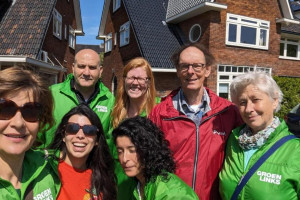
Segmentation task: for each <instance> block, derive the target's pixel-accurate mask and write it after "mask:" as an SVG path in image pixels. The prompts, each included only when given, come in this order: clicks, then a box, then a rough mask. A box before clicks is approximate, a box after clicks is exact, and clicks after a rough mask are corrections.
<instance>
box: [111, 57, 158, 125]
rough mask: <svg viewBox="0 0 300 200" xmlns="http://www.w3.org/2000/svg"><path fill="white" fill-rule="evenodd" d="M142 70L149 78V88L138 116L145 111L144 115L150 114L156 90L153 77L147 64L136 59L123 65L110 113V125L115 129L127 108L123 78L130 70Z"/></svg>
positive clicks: (127, 100)
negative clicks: (114, 101)
mask: <svg viewBox="0 0 300 200" xmlns="http://www.w3.org/2000/svg"><path fill="white" fill-rule="evenodd" d="M140 67H141V68H142V69H144V70H145V72H146V74H147V77H148V78H149V81H148V84H149V88H148V89H147V92H146V98H145V101H144V102H143V104H142V105H141V106H140V110H139V114H140V113H141V112H143V110H145V111H146V115H149V113H150V112H151V110H152V108H153V107H154V106H155V104H156V103H155V96H156V89H155V84H154V76H153V73H152V70H151V66H150V64H149V62H148V61H147V60H146V59H144V58H142V57H137V58H134V59H132V60H130V62H129V63H128V64H127V65H125V67H124V69H123V75H122V77H121V79H120V84H119V86H118V92H117V95H116V103H115V106H114V108H113V111H112V113H111V118H112V124H113V127H114V128H116V127H117V126H118V124H119V123H120V122H121V121H122V120H123V119H125V118H126V116H127V108H128V105H129V103H130V102H129V96H128V94H127V93H126V91H125V85H124V83H125V78H126V76H127V74H128V72H129V71H130V70H132V69H136V68H140Z"/></svg>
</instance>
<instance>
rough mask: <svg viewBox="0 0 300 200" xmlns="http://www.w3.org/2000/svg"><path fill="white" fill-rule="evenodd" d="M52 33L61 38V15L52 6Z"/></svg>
mask: <svg viewBox="0 0 300 200" xmlns="http://www.w3.org/2000/svg"><path fill="white" fill-rule="evenodd" d="M52 28H53V31H52V32H53V35H54V36H55V37H57V38H58V39H60V40H61V38H62V16H61V14H60V13H59V12H58V11H57V10H56V9H55V8H54V10H53V27H52Z"/></svg>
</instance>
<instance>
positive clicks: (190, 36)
mask: <svg viewBox="0 0 300 200" xmlns="http://www.w3.org/2000/svg"><path fill="white" fill-rule="evenodd" d="M195 27H199V29H200V34H199V36H198V37H197V39H196V40H192V30H194V29H195ZM201 35H202V29H201V26H200V24H194V25H193V26H192V27H191V28H190V31H189V40H190V42H192V43H195V42H197V41H198V40H199V39H200V38H201Z"/></svg>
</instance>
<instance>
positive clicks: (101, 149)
mask: <svg viewBox="0 0 300 200" xmlns="http://www.w3.org/2000/svg"><path fill="white" fill-rule="evenodd" d="M73 115H83V116H86V117H87V118H88V119H89V120H90V122H91V124H93V125H95V126H97V128H98V133H97V142H98V145H96V146H94V148H93V150H92V151H91V152H90V154H89V156H88V159H87V161H86V165H87V167H88V168H90V169H91V170H92V176H91V188H90V191H91V192H92V191H93V189H96V194H97V197H99V195H100V194H101V193H102V199H103V200H111V199H116V198H117V187H116V177H115V174H114V161H113V158H112V156H111V154H110V151H109V148H108V145H107V143H106V139H105V136H104V131H103V128H102V124H101V121H100V119H99V118H98V116H97V115H96V113H95V112H94V111H93V110H92V109H90V108H89V107H88V106H87V105H85V104H79V105H78V106H77V107H74V108H72V109H71V110H70V111H69V112H68V113H67V114H65V116H64V117H63V118H62V120H61V123H60V124H59V126H58V128H57V130H56V132H55V138H54V141H53V143H52V145H51V146H50V148H51V149H54V150H56V152H57V151H61V152H62V157H61V158H60V159H61V160H64V159H65V158H66V151H67V149H66V145H65V143H64V142H63V138H64V137H65V125H66V124H67V123H68V121H69V119H70V118H71V117H72V116H73ZM91 196H93V194H91Z"/></svg>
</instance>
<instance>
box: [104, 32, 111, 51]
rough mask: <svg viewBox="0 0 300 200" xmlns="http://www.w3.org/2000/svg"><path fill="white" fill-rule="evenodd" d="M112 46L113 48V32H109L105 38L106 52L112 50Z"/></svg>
mask: <svg viewBox="0 0 300 200" xmlns="http://www.w3.org/2000/svg"><path fill="white" fill-rule="evenodd" d="M111 48H112V33H109V34H107V36H106V38H105V52H109V51H111Z"/></svg>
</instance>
